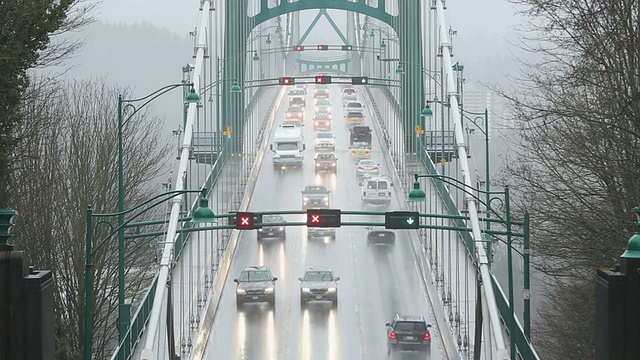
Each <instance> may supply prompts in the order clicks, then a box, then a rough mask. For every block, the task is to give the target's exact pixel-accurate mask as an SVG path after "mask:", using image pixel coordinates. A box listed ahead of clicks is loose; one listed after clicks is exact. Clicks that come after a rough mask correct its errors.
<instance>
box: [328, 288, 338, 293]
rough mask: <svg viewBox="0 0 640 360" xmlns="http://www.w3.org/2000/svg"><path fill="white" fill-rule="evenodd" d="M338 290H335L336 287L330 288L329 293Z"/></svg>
mask: <svg viewBox="0 0 640 360" xmlns="http://www.w3.org/2000/svg"><path fill="white" fill-rule="evenodd" d="M336 290H338V289H337V288H334V287H330V288H329V289H328V291H329V292H336Z"/></svg>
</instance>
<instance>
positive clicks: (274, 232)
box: [258, 215, 287, 241]
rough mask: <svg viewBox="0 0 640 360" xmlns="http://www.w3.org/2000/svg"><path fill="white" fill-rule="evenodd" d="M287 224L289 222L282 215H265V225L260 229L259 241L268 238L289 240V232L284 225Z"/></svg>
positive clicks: (263, 220)
mask: <svg viewBox="0 0 640 360" xmlns="http://www.w3.org/2000/svg"><path fill="white" fill-rule="evenodd" d="M286 222H287V220H285V219H284V217H283V216H282V215H263V216H262V224H263V225H262V227H261V228H260V229H258V241H260V240H262V239H268V238H273V239H282V240H285V239H286V238H287V231H286V228H285V226H284V225H283V224H284V223H286ZM269 224H279V225H269Z"/></svg>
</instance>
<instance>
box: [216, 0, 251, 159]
mask: <svg viewBox="0 0 640 360" xmlns="http://www.w3.org/2000/svg"><path fill="white" fill-rule="evenodd" d="M247 9H248V1H247V0H227V1H226V6H225V10H226V13H225V17H226V19H228V20H227V21H225V31H224V59H223V64H224V65H223V66H224V67H223V72H222V76H223V79H236V80H237V81H238V84H240V87H241V88H243V87H244V83H245V79H246V74H245V72H246V64H247V39H248V37H249V33H250V32H251V29H252V28H253V26H251V25H250V22H249V21H248V17H247ZM229 19H233V21H231V20H229ZM232 85H233V82H232V81H223V82H222V94H221V96H222V99H221V100H222V113H221V116H222V119H221V124H222V129H227V128H228V127H229V126H231V129H232V132H231V138H230V139H228V140H227V141H231V149H230V151H229V153H230V154H235V153H240V152H242V148H241V147H242V141H241V140H242V135H243V134H244V129H243V126H244V121H243V120H244V118H245V116H244V115H245V114H244V103H245V93H244V91H242V92H240V93H238V94H232V93H231V86H232ZM227 155H228V154H227Z"/></svg>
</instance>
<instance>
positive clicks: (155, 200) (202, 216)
mask: <svg viewBox="0 0 640 360" xmlns="http://www.w3.org/2000/svg"><path fill="white" fill-rule="evenodd" d="M206 191H207V189H205V188H203V189H202V190H174V191H168V192H165V193H162V194H159V195H156V196H154V197H152V198H150V199H148V200H146V201H144V202H142V203H141V204H138V205H136V206H134V207H133V208H130V209H128V210H122V211H118V212H115V213H106V214H94V213H93V209H92V207H91V205H89V206H88V207H87V230H86V237H85V256H86V259H85V271H84V278H85V304H84V311H85V319H84V321H85V324H84V359H85V360H89V359H91V350H92V343H93V341H92V340H93V315H92V314H93V312H92V303H91V302H92V300H91V292H92V290H93V289H92V288H93V272H92V267H93V255H94V254H95V253H96V252H97V251H98V250H100V248H102V246H103V245H104V244H106V243H107V242H108V241H109V240H110V239H111V238H112V237H113V235H115V234H116V233H117V234H118V291H119V294H118V295H119V296H118V309H119V310H120V311H122V310H123V307H122V305H123V304H124V272H123V273H122V274H121V273H120V270H123V269H124V260H125V256H124V242H123V240H124V228H125V227H126V226H127V224H129V223H130V222H131V221H133V220H134V219H136V218H137V217H138V216H140V215H142V214H143V213H145V212H146V211H148V210H150V209H152V208H154V207H156V206H158V205H160V204H163V203H164V202H166V201H168V200H170V199H172V198H174V197H176V196H177V195H182V194H187V193H195V192H198V193H200V194H201V197H200V206H199V207H198V208H197V209H196V210H195V211H194V213H193V219H192V220H193V221H194V222H198V223H201V222H215V214H214V213H213V210H211V208H209V200H208V199H207V198H206V197H205V194H206ZM143 207H144V208H143ZM132 212H135V213H134V214H133V216H132V217H131V218H130V219H129V220H127V221H124V215H126V214H129V213H132ZM113 216H117V217H118V226H117V227H115V228H114V226H113V224H111V223H110V222H109V221H107V220H102V221H100V222H98V223H97V224H96V226H98V225H102V224H105V225H108V226H109V228H110V229H111V231H110V232H109V234H108V235H107V236H106V237H105V238H104V239H102V240H100V241H99V242H98V243H97V244H96V246H95V248H93V247H92V245H93V224H92V219H93V218H95V217H100V218H107V217H113ZM121 299H123V300H122V301H121ZM118 316H119V318H120V313H119V315H118ZM119 329H120V327H119ZM126 330H127V329H125V333H126ZM121 336H122V334H121Z"/></svg>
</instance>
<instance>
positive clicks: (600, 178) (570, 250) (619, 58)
mask: <svg viewBox="0 0 640 360" xmlns="http://www.w3.org/2000/svg"><path fill="white" fill-rule="evenodd" d="M515 2H516V3H518V4H519V5H521V6H523V8H524V9H525V10H524V11H523V12H522V15H523V16H525V17H528V19H529V20H530V21H528V22H526V24H525V25H524V26H523V27H522V28H521V29H520V30H521V32H520V33H521V34H522V35H523V37H522V43H521V45H522V49H523V50H525V51H526V53H527V54H528V58H529V59H535V60H533V61H529V62H524V65H525V66H524V68H525V69H526V70H525V71H524V72H523V73H522V74H521V75H522V76H520V77H519V78H518V79H514V81H516V83H517V87H518V90H516V91H514V92H509V93H506V92H504V91H503V94H504V95H505V96H506V97H508V98H509V99H510V100H511V104H512V108H513V119H512V121H513V124H514V127H515V128H516V129H517V130H519V134H520V137H519V139H517V140H516V142H515V144H514V149H515V155H514V156H512V157H511V158H510V159H508V160H509V161H507V162H506V163H507V166H506V167H505V168H504V173H505V175H506V176H505V178H506V179H507V181H508V182H510V183H512V186H513V187H515V188H516V193H519V194H521V197H520V198H519V199H518V206H519V207H520V208H521V209H522V210H524V209H527V210H529V212H530V214H531V219H532V226H531V228H532V239H531V243H532V247H533V249H534V252H535V259H534V264H535V266H536V268H537V269H538V270H540V271H542V272H543V273H544V274H546V279H547V280H548V282H549V286H548V287H547V288H548V291H547V293H546V294H544V295H545V298H546V301H545V304H544V306H543V307H542V309H541V311H540V320H539V322H538V324H537V326H536V327H535V329H536V331H535V337H534V339H533V341H534V344H535V345H536V348H537V349H538V350H539V351H540V352H541V353H542V354H543V355H546V356H545V357H548V358H553V359H559V358H562V359H589V358H593V349H594V339H595V328H594V318H595V310H594V309H595V306H594V304H595V299H594V291H593V288H594V286H595V285H594V277H595V269H596V267H598V266H610V265H612V259H615V258H618V257H619V255H620V254H621V253H622V251H623V250H624V248H625V244H626V242H627V241H628V239H629V237H630V236H631V232H632V231H633V229H634V227H635V226H634V225H635V217H634V216H633V212H632V209H633V208H634V207H635V206H638V205H640V182H639V177H638V169H640V136H639V134H640V101H639V100H640V89H639V87H640V70H639V69H640V63H639V61H640V28H639V26H638V24H639V22H640V19H639V13H638V1H637V0H614V1H605V0H591V1H582V0H562V1H560V0H547V1H538V0H516V1H515ZM563 334H566V336H563Z"/></svg>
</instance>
